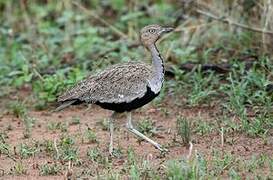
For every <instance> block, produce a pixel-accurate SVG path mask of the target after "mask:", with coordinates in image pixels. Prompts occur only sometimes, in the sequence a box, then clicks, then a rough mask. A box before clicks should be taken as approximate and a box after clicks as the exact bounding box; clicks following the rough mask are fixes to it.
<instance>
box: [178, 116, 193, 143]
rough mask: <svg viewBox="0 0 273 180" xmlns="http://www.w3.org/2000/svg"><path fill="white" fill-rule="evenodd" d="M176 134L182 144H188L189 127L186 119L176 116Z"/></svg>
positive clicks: (189, 136)
mask: <svg viewBox="0 0 273 180" xmlns="http://www.w3.org/2000/svg"><path fill="white" fill-rule="evenodd" d="M176 128H177V134H178V135H179V136H180V137H181V138H182V141H183V143H184V144H189V142H190V140H191V128H190V123H189V121H188V119H186V118H184V117H178V118H177V120H176Z"/></svg>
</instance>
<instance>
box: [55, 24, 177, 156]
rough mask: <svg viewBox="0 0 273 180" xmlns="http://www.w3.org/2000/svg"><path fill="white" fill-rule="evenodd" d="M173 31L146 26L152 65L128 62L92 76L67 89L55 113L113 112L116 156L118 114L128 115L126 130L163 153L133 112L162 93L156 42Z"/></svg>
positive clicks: (144, 32) (161, 68)
mask: <svg viewBox="0 0 273 180" xmlns="http://www.w3.org/2000/svg"><path fill="white" fill-rule="evenodd" d="M171 31H173V28H172V27H164V26H161V25H158V24H152V25H147V26H145V27H143V28H142V29H141V30H140V41H141V43H142V45H143V46H144V47H145V48H146V49H147V50H148V51H149V52H150V54H151V59H152V63H151V64H148V63H143V62H135V61H131V62H126V63H120V64H116V65H112V66H110V67H108V68H106V69H105V70H102V71H101V72H99V73H98V74H96V75H89V76H87V77H86V78H85V79H83V80H81V81H80V82H78V83H77V84H76V85H74V86H73V87H72V88H70V89H68V90H67V91H66V92H64V93H63V94H62V95H60V96H59V97H58V99H57V101H58V103H59V104H60V105H59V107H57V109H56V111H60V110H62V109H64V108H66V107H68V106H70V105H76V104H81V103H88V104H97V105H99V106H100V107H102V108H104V109H107V110H111V111H113V113H112V115H111V116H110V118H109V130H110V143H109V153H110V154H111V155H112V154H113V133H114V126H113V123H114V120H115V119H116V115H117V114H118V113H124V112H125V113H127V123H126V127H127V129H128V130H129V131H130V132H131V133H133V134H134V135H136V136H138V137H140V138H142V139H144V140H146V141H147V142H149V143H150V144H152V145H153V146H154V147H155V148H156V149H158V150H160V151H167V149H165V148H163V146H162V145H160V144H159V143H157V142H155V141H154V140H152V139H150V138H148V137H146V136H145V135H144V134H142V133H141V132H139V131H138V130H137V129H135V128H134V126H133V124H132V115H131V113H132V111H133V110H135V109H137V108H140V107H142V106H144V105H145V104H147V103H149V102H150V101H152V100H153V99H154V98H155V97H157V96H158V95H159V93H160V90H161V88H162V86H163V82H164V61H163V58H162V56H161V55H160V53H159V51H158V49H157V46H156V42H157V40H158V39H160V37H162V35H163V34H165V33H169V32H171Z"/></svg>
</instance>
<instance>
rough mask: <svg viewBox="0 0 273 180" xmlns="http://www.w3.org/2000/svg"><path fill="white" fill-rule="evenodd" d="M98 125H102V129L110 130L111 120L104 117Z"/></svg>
mask: <svg viewBox="0 0 273 180" xmlns="http://www.w3.org/2000/svg"><path fill="white" fill-rule="evenodd" d="M98 125H100V126H101V129H102V130H103V131H109V120H107V119H105V118H104V119H102V120H101V121H99V122H98Z"/></svg>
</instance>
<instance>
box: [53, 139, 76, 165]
mask: <svg viewBox="0 0 273 180" xmlns="http://www.w3.org/2000/svg"><path fill="white" fill-rule="evenodd" d="M57 148H59V154H58V157H57V159H61V160H63V161H75V162H79V157H78V148H77V147H76V146H75V141H74V139H73V138H71V137H62V138H61V140H60V143H59V146H58V147H57Z"/></svg>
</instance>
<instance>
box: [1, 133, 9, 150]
mask: <svg viewBox="0 0 273 180" xmlns="http://www.w3.org/2000/svg"><path fill="white" fill-rule="evenodd" d="M6 138H7V134H6V133H0V154H10V145H9V144H7V142H6Z"/></svg>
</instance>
